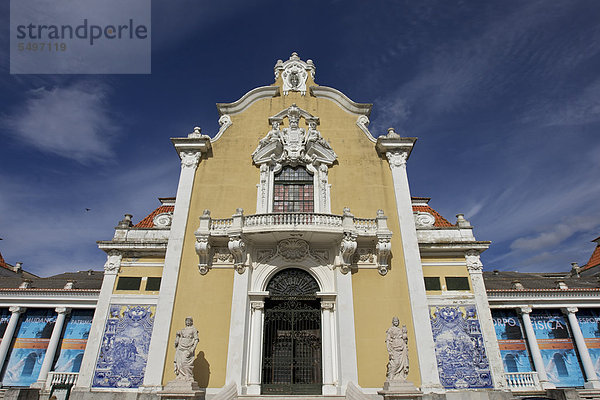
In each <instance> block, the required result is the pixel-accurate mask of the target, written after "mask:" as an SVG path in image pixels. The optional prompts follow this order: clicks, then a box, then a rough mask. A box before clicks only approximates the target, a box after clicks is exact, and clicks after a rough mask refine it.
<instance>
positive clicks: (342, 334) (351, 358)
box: [335, 268, 358, 394]
mask: <svg viewBox="0 0 600 400" xmlns="http://www.w3.org/2000/svg"><path fill="white" fill-rule="evenodd" d="M336 283H337V305H336V311H335V316H336V318H337V334H336V336H335V337H336V338H337V341H338V359H339V371H340V372H339V379H340V380H341V382H340V383H341V390H342V392H341V394H344V393H345V392H346V387H347V385H348V382H353V383H355V384H356V383H358V368H357V365H358V364H357V361H356V335H355V332H356V330H355V328H354V300H353V298H352V274H343V273H342V272H341V271H340V269H339V268H336Z"/></svg>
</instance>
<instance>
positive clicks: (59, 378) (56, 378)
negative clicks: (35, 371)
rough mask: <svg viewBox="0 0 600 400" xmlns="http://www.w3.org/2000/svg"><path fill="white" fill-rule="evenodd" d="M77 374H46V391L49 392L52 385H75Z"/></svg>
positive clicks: (54, 372)
mask: <svg viewBox="0 0 600 400" xmlns="http://www.w3.org/2000/svg"><path fill="white" fill-rule="evenodd" d="M78 377H79V373H77V372H57V371H51V372H49V373H48V380H46V389H48V390H50V389H51V388H52V385H73V386H75V384H76V383H77V378H78Z"/></svg>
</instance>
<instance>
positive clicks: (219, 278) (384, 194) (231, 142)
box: [163, 77, 420, 388]
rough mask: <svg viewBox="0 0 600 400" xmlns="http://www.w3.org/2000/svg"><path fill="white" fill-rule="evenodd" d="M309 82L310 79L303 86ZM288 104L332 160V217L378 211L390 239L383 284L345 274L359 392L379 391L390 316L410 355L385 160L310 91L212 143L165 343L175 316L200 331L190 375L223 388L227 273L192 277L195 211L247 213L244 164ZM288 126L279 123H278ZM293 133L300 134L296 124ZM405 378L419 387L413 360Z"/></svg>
mask: <svg viewBox="0 0 600 400" xmlns="http://www.w3.org/2000/svg"><path fill="white" fill-rule="evenodd" d="M312 84H313V83H312V82H311V78H310V77H309V82H308V86H310V85H312ZM292 103H296V105H297V106H298V107H300V108H302V109H304V110H306V111H308V112H309V113H311V114H312V115H315V116H318V117H319V118H320V122H321V124H320V126H319V128H318V129H319V130H320V132H321V134H322V135H323V137H324V138H325V139H326V140H327V141H328V142H329V143H330V144H331V146H332V148H333V149H334V151H335V152H336V153H337V155H338V162H337V163H336V164H335V165H334V166H333V167H332V168H330V170H329V183H330V184H331V209H332V213H334V214H341V213H342V209H343V208H344V207H350V209H351V212H352V213H353V214H354V215H355V216H357V217H367V218H374V217H375V215H376V211H377V209H383V210H384V211H385V214H386V215H387V216H388V217H389V219H388V224H389V228H390V229H391V230H392V231H393V232H394V236H393V239H392V260H391V269H390V272H389V273H388V274H387V276H385V277H382V276H381V275H379V274H378V273H377V271H376V270H360V271H359V272H358V273H355V274H353V276H352V282H353V289H354V308H355V321H356V342H357V354H358V373H359V384H360V385H361V386H363V387H381V385H382V384H383V381H384V380H385V368H386V363H387V352H386V347H385V331H386V329H387V328H388V327H389V326H390V325H391V319H392V317H393V316H395V315H396V316H398V317H399V318H400V320H401V322H402V323H404V324H406V325H407V326H408V329H409V340H410V342H409V343H410V351H411V354H416V348H414V343H415V340H414V330H413V326H412V316H411V313H410V307H409V305H408V304H409V299H408V289H407V282H406V273H405V269H404V265H403V256H402V242H401V238H400V234H399V232H400V229H399V226H398V217H397V213H396V203H395V195H394V192H393V186H392V178H391V172H390V169H389V166H388V164H387V162H386V161H384V160H382V159H381V158H380V157H379V156H378V155H377V152H376V151H375V145H374V143H372V142H371V141H369V140H368V138H367V137H366V136H365V134H364V133H363V132H362V131H361V130H360V129H359V128H358V127H357V125H356V120H357V117H358V116H357V115H355V114H350V113H348V112H346V111H344V110H342V109H341V108H339V107H338V106H337V105H336V104H335V103H334V102H332V101H330V100H327V99H317V98H315V97H312V96H310V94H309V93H307V94H306V96H301V95H300V93H297V92H292V93H290V94H289V95H287V96H276V97H274V98H270V99H262V100H259V101H256V102H255V103H253V104H252V105H251V106H249V107H248V108H247V109H246V110H245V111H244V112H242V113H238V114H234V115H231V119H232V122H233V125H232V126H231V127H230V128H229V129H228V130H227V131H226V132H225V133H224V134H223V136H222V137H221V138H220V139H219V140H218V141H216V142H215V143H213V145H212V153H211V154H210V155H209V157H208V159H204V160H202V161H201V163H200V165H199V166H198V169H197V172H196V176H195V183H194V189H193V192H192V198H191V204H190V213H189V216H188V224H187V228H186V233H185V235H186V236H185V241H184V245H183V255H182V260H181V269H180V275H179V280H178V288H177V292H176V297H175V305H174V313H173V321H172V324H171V328H170V339H169V343H173V339H174V335H175V332H176V330H178V329H180V328H181V327H182V326H183V323H184V318H185V317H186V316H187V315H191V316H192V317H193V318H194V322H195V326H196V327H197V328H198V330H199V333H200V344H199V346H198V350H199V351H200V352H203V354H202V355H201V357H199V358H202V361H201V362H200V363H201V364H202V365H203V366H204V367H200V368H198V367H197V368H195V369H194V371H195V374H196V375H197V376H196V379H197V380H198V381H199V383H200V384H201V385H202V384H205V385H207V386H208V387H211V388H218V387H222V386H223V385H224V383H225V373H226V363H227V341H228V336H229V328H230V327H229V323H230V316H231V298H232V289H233V276H234V271H233V270H218V269H212V270H211V271H210V272H209V273H208V274H207V275H205V276H202V275H200V274H199V273H198V270H197V267H196V266H197V264H198V256H197V255H196V253H195V250H194V242H195V237H194V230H195V229H197V227H198V217H199V216H200V215H201V214H202V211H203V210H204V209H209V210H210V211H211V216H212V218H228V217H231V215H232V214H233V213H234V212H235V210H236V208H238V207H241V208H243V209H244V211H245V214H253V213H255V211H256V196H257V188H256V184H257V183H259V170H258V168H257V167H256V166H254V165H253V164H252V158H251V154H252V152H253V151H254V150H255V149H256V146H257V145H258V141H259V140H260V139H262V138H263V137H264V136H265V135H266V134H267V132H268V131H269V129H270V126H269V122H268V118H269V117H270V116H273V115H275V114H277V113H278V112H280V111H281V110H283V109H285V108H287V107H289V106H290V105H292ZM287 124H288V121H287V119H286V120H285V121H284V125H285V126H287ZM300 126H301V127H304V128H305V129H306V125H305V121H304V120H301V122H300ZM341 334H343V333H341ZM171 347H172V346H171ZM171 347H169V349H168V352H167V357H166V364H165V374H164V376H163V383H166V382H168V381H169V380H171V379H173V378H174V375H173V372H172V362H173V356H174V349H172V348H171ZM207 366H209V367H210V375H209V376H208V377H207V375H206V373H205V372H203V371H205V370H206V367H207ZM409 379H410V380H411V381H413V382H414V383H415V384H416V385H419V384H420V375H419V366H418V360H417V358H416V357H412V358H411V371H410V375H409Z"/></svg>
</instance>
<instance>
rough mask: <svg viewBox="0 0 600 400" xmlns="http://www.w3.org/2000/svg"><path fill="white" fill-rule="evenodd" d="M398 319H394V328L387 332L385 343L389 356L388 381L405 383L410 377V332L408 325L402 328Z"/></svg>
mask: <svg viewBox="0 0 600 400" xmlns="http://www.w3.org/2000/svg"><path fill="white" fill-rule="evenodd" d="M399 324H400V321H399V320H398V317H394V318H393V319H392V326H391V327H390V328H389V329H388V330H387V331H386V333H387V337H386V339H385V343H386V346H387V351H388V354H389V362H388V364H387V380H388V381H402V382H405V381H406V378H407V377H408V331H407V329H406V325H402V328H400V327H399V326H398V325H399Z"/></svg>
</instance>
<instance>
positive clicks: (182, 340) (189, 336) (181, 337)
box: [174, 317, 199, 382]
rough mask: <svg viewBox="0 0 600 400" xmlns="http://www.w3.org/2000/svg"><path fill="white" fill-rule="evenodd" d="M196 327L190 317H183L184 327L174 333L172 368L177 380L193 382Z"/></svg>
mask: <svg viewBox="0 0 600 400" xmlns="http://www.w3.org/2000/svg"><path fill="white" fill-rule="evenodd" d="M198 341H199V338H198V329H196V327H195V326H194V320H193V319H192V317H187V318H186V319H185V328H183V329H180V330H178V331H177V333H176V334H175V361H174V369H175V376H176V379H177V380H183V381H187V382H194V373H193V369H194V358H196V346H198Z"/></svg>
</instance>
